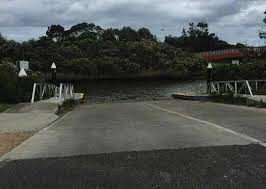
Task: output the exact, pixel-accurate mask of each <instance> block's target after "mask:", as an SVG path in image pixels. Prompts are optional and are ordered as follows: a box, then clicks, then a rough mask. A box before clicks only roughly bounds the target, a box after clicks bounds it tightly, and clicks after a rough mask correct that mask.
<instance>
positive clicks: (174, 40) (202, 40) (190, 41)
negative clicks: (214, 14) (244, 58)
mask: <svg viewBox="0 0 266 189" xmlns="http://www.w3.org/2000/svg"><path fill="white" fill-rule="evenodd" d="M165 43H167V44H169V45H172V46H174V47H176V48H181V49H183V50H186V51H190V52H204V51H214V50H223V49H230V48H234V47H235V46H234V45H231V44H228V43H227V42H226V41H223V40H220V39H219V37H217V36H216V35H215V34H214V33H210V32H209V25H208V23H205V22H199V23H198V24H195V23H193V22H192V23H189V28H188V30H186V29H185V28H183V31H182V35H181V36H180V37H175V36H171V35H170V36H166V37H165ZM243 46H244V45H243V44H240V43H239V44H237V46H236V47H243Z"/></svg>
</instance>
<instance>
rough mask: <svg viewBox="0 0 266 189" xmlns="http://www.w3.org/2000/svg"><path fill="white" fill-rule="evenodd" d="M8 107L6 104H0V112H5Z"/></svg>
mask: <svg viewBox="0 0 266 189" xmlns="http://www.w3.org/2000/svg"><path fill="white" fill-rule="evenodd" d="M8 108H9V106H8V105H7V104H0V112H3V111H5V110H7V109H8Z"/></svg>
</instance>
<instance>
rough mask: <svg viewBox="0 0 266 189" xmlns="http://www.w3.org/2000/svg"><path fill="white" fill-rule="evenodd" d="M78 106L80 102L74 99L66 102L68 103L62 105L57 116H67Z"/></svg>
mask: <svg viewBox="0 0 266 189" xmlns="http://www.w3.org/2000/svg"><path fill="white" fill-rule="evenodd" d="M77 104H78V102H77V101H75V100H74V99H69V100H66V101H64V103H63V104H62V105H60V106H59V107H58V111H57V113H56V114H57V115H62V114H65V113H67V112H69V111H72V110H73V109H74V108H75V106H76V105H77Z"/></svg>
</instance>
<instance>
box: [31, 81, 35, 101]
mask: <svg viewBox="0 0 266 189" xmlns="http://www.w3.org/2000/svg"><path fill="white" fill-rule="evenodd" d="M35 92H36V83H34V85H33V90H32V94H31V103H34V98H35Z"/></svg>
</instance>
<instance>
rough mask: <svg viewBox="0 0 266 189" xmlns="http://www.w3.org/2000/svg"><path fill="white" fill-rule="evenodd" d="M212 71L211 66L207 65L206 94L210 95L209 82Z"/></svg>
mask: <svg viewBox="0 0 266 189" xmlns="http://www.w3.org/2000/svg"><path fill="white" fill-rule="evenodd" d="M212 70H213V67H212V64H211V63H209V64H208V66H207V94H210V93H211V85H210V83H211V80H212Z"/></svg>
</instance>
